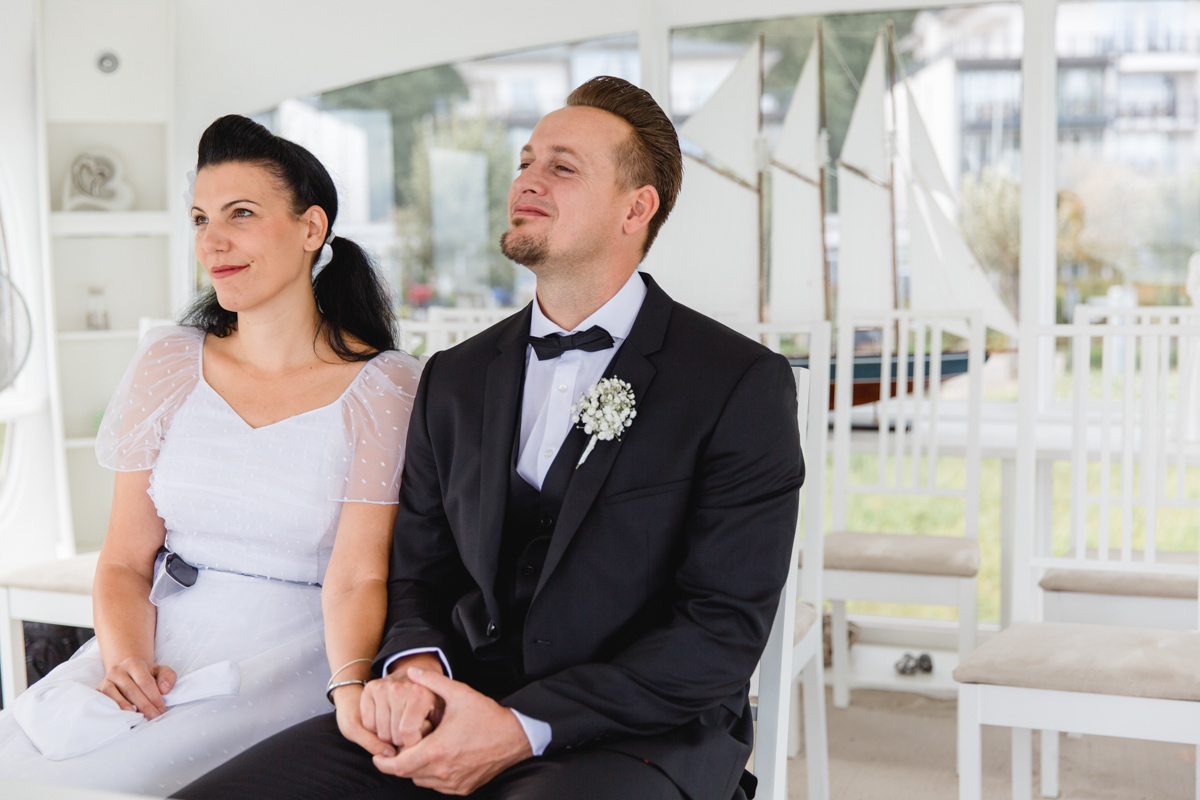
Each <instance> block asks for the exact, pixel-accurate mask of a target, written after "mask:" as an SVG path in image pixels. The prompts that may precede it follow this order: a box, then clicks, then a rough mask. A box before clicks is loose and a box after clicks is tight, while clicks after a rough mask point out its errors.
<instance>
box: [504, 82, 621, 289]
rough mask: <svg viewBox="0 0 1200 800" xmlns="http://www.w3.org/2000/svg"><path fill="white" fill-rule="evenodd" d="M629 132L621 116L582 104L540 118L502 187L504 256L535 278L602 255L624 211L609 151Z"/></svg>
mask: <svg viewBox="0 0 1200 800" xmlns="http://www.w3.org/2000/svg"><path fill="white" fill-rule="evenodd" d="M630 131H631V129H630V127H629V124H628V123H627V122H625V121H624V120H623V119H621V118H620V117H617V116H616V115H614V114H610V113H608V112H607V111H601V110H600V109H596V108H589V107H586V106H568V107H567V108H561V109H559V110H558V111H554V112H552V113H550V114H547V115H546V116H545V117H543V118H542V120H541V122H539V123H538V124H537V127H536V128H534V129H533V134H532V135H531V136H530V137H529V144H527V145H525V147H524V148H523V149H522V150H521V165H520V171H519V173H518V174H517V177H516V180H514V181H513V184H512V188H511V189H510V190H509V192H508V232H507V233H505V234H504V236H503V237H502V238H501V240H500V246H501V249H502V250H503V251H504V254H505V255H506V256H508V257H509V258H511V259H512V260H513V261H516V262H517V263H518V264H524V265H525V266H527V267H529V268H530V269H531V270H533V271H534V273H536V274H539V275H540V274H543V272H544V271H546V270H556V271H558V270H563V269H568V270H569V269H573V268H576V267H578V266H580V265H585V264H588V263H592V262H596V261H597V260H603V259H604V256H605V255H606V254H607V253H608V252H609V251H610V250H611V248H612V247H614V246H615V245H616V244H617V242H618V241H620V238H621V235H622V233H621V224H622V221H623V220H624V217H625V215H626V213H627V211H628V208H627V205H628V200H629V198H628V197H627V195H628V194H629V192H628V191H627V190H624V189H622V187H621V183H620V181H619V180H618V172H617V164H616V152H617V148H618V146H619V145H620V144H621V143H623V142H624V141H625V140H626V139H627V138H628V137H629V134H630Z"/></svg>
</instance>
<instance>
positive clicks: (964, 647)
mask: <svg viewBox="0 0 1200 800" xmlns="http://www.w3.org/2000/svg"><path fill="white" fill-rule="evenodd" d="M976 594H977V588H976V585H975V579H974V578H971V579H969V580H968V579H963V580H961V581H959V582H958V660H959V661H962V660H963V659H965V658H966V657H967V656H969V655H971V652H972V651H973V650H974V649H975V633H976V628H977V627H978V625H979V621H978V613H977V612H976V608H975V607H976V602H977V600H976Z"/></svg>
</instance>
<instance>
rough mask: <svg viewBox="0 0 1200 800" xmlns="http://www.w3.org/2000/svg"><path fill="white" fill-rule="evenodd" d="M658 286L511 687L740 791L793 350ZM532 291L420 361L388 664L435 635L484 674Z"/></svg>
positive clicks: (773, 591) (690, 787) (599, 740)
mask: <svg viewBox="0 0 1200 800" xmlns="http://www.w3.org/2000/svg"><path fill="white" fill-rule="evenodd" d="M642 277H643V279H644V280H645V281H646V284H647V294H646V298H645V301H644V302H643V304H642V308H641V310H640V312H639V313H638V316H637V320H636V322H635V323H634V326H633V329H632V330H631V331H630V334H629V337H628V338H627V339H626V340H625V342H624V343H623V344H622V346H621V348H620V350H619V351H618V352H617V354H616V356H615V358H614V360H613V362H612V363H611V364H610V366H609V370H608V372H607V375H608V376H616V377H618V378H620V379H622V380H624V381H627V382H628V383H630V384H632V386H633V391H634V394H635V397H636V402H637V412H638V413H637V417H636V418H635V419H634V421H633V425H632V427H630V428H628V429H626V431H625V434H624V436H623V437H622V439H621V440H619V441H611V442H598V443H597V445H596V448H595V450H594V451H593V452H592V453H591V455H590V456H589V457H588V459H587V461H586V462H585V463H584V464H583V466H581V467H580V468H579V469H578V470H576V471H575V473H574V474H573V476H572V478H571V483H570V486H569V488H568V489H567V493H566V496H565V498H564V500H563V505H562V509H561V512H560V515H559V519H558V523H557V525H556V527H555V531H554V534H553V538H552V540H551V544H550V547H549V551H548V553H547V556H546V561H545V565H544V567H543V569H542V573H541V579H540V582H539V584H538V588H537V592H536V594H535V595H534V597H533V600H532V604H531V606H530V608H529V612H528V615H527V616H526V620H525V630H524V637H523V640H522V641H523V658H524V672H525V675H526V676H527V677H528V682H527V683H526V684H525V685H523V686H521V687H520V688H518V689H517V690H516V691H514V692H512V693H511V694H509V695H507V696H505V697H500V698H498V699H499V700H500V701H501V702H502V703H503V704H504V705H506V706H508V707H511V708H514V709H516V710H518V711H520V712H521V713H523V714H526V715H528V716H530V717H533V718H535V719H540V720H545V721H546V722H548V723H549V724H550V726H551V728H552V730H553V739H552V741H551V743H550V746H549V748H548V749H547V751H546V752H547V753H548V754H550V753H554V752H557V751H561V750H563V749H567V748H572V747H579V746H581V745H589V746H599V747H606V748H609V749H615V750H621V751H623V752H627V753H629V754H631V755H634V756H636V757H639V758H643V759H646V760H649V761H650V762H652V763H654V764H656V765H657V766H658V767H659V768H661V769H662V770H663V771H664V772H666V773H667V774H668V775H669V776H670V777H671V778H672V779H673V780H674V781H675V782H676V784H678V785H679V786H680V788H681V789H683V790H684V791H685V792H686V793H687V794H688V795H689V796H690V797H691V798H693V800H729V798H730V797H732V796H733V794H734V790H735V788H736V786H737V783H738V780H739V778H740V776H741V773H742V768H743V767H744V765H745V763H746V759H747V758H748V757H749V753H750V747H751V743H752V727H751V723H750V713H749V706H748V702H747V688H748V680H749V678H750V675H751V673H752V672H753V671H754V667H755V664H756V663H757V661H758V659H759V656H760V655H761V653H762V650H763V648H764V646H765V645H766V641H767V636H768V633H769V632H770V626H771V624H772V621H773V620H774V616H775V610H776V608H777V605H778V602H779V595H780V591H781V589H782V587H783V584H784V581H785V580H786V577H787V571H788V567H789V564H788V561H789V559H790V554H791V547H792V537H793V536H794V534H795V529H796V515H797V510H798V502H799V489H800V485H801V483H802V482H803V477H804V466H803V461H802V457H801V453H800V444H799V433H798V430H797V427H796V389H795V383H794V380H793V377H792V372H791V370H790V368H789V366H788V363H787V361H786V359H784V358H783V357H782V356H780V355H778V354H774V353H772V352H770V351H769V350H767V349H766V348H765V347H763V346H762V345H760V344H758V343H756V342H753V341H751V340H750V339H747V338H746V337H744V336H741V335H740V334H737V333H735V332H733V331H731V330H729V329H727V328H725V327H723V326H721V325H719V324H718V323H716V322H714V321H712V320H711V319H708V318H707V317H704V316H702V315H700V314H698V313H696V312H695V311H692V310H691V309H688V308H686V307H684V306H681V305H679V304H677V303H675V302H674V301H672V300H671V299H670V298H669V297H668V296H667V295H666V294H665V293H664V292H663V291H662V290H661V289H660V288H659V287H658V286H657V284H655V283H654V281H653V280H652V279H651V278H650V277H649V276H648V275H644V274H643V276H642ZM530 314H531V311H530V308H528V307H526V308H525V309H524V310H523V311H522V312H520V313H518V314H515V315H514V316H512V317H510V318H508V319H506V320H504V321H503V322H500V323H499V324H497V325H495V326H493V327H492V328H490V329H488V330H487V331H484V332H483V333H481V334H479V335H477V336H475V337H473V338H472V339H470V340H468V341H466V342H463V343H462V344H460V345H458V346H457V347H454V348H452V349H450V350H446V351H443V352H440V353H437V354H436V355H434V356H433V357H432V358H430V359H429V362H428V363H427V364H426V366H425V370H424V373H423V375H422V377H421V383H420V388H419V389H418V391H417V398H416V403H415V406H414V409H413V415H412V420H411V423H410V428H409V435H408V453H407V461H406V463H405V467H404V476H403V480H402V483H401V488H400V509H399V515H398V517H397V519H396V527H395V535H394V545H393V553H392V562H391V574H390V577H389V584H388V623H387V627H386V631H385V634H384V643H383V647H382V649H381V652H380V655H379V657H378V658H377V660H376V662H375V663H376V668H377V669H378V668H380V667H381V666H382V664H383V662H384V661H385V660H386V659H387V658H388V657H389V656H391V655H394V654H396V653H398V652H401V651H404V650H407V649H411V648H417V647H439V648H441V649H442V650H443V651H444V652H445V653H446V656H447V658H448V659H449V661H450V664H451V667H452V668H453V669H454V672H455V677H456V678H458V679H460V680H465V681H466V682H468V683H471V675H472V672H473V670H474V669H476V668H477V667H478V666H479V664H480V662H479V660H478V658H477V656H478V655H479V654H483V653H487V652H488V651H489V648H491V649H492V650H494V649H495V648H494V645H495V644H496V643H497V642H498V641H499V640H500V638H501V636H502V635H503V631H501V630H500V625H501V624H502V620H501V615H500V606H499V603H498V602H497V599H496V596H495V591H494V589H495V585H496V572H497V568H498V565H499V554H500V539H501V529H502V527H503V524H504V511H505V503H506V497H507V493H508V479H509V474H510V464H511V462H510V459H511V457H512V446H513V437H514V435H515V433H516V425H517V422H518V418H519V412H520V408H521V387H522V376H523V373H524V367H525V353H526V336H527V335H528V333H529V321H530Z"/></svg>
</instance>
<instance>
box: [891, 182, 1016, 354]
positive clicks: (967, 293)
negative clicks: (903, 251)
mask: <svg viewBox="0 0 1200 800" xmlns="http://www.w3.org/2000/svg"><path fill="white" fill-rule="evenodd" d="M908 225H909V257H910V261H911V263H912V270H911V282H912V292H911V294H912V297H911V305H912V308H913V309H914V310H923V309H924V310H934V309H946V308H963V309H970V308H979V309H983V321H984V324H985V325H987V327H989V328H992V329H994V330H997V331H1000V332H1001V333H1004V334H1006V335H1008V336H1016V335H1017V321H1016V319H1014V318H1013V315H1012V312H1011V311H1009V310H1008V306H1006V305H1005V304H1004V301H1003V300H1001V299H1000V297H999V295H997V294H996V290H995V289H994V288H992V284H991V282H990V281H989V280H988V277H987V275H986V273H984V271H983V268H982V267H981V266H980V265H979V262H978V261H977V260H976V259H975V256H974V254H973V253H972V252H971V248H969V247H968V246H967V243H966V241H965V240H964V239H963V238H962V234H960V233H959V232H958V227H957V226H956V225H955V224H954V223H953V222H952V221H951V220H950V218H949V217H947V216H946V214H945V213H944V212H943V211H942V209H941V207H940V206H939V205H938V203H937V202H936V201H935V200H934V198H933V197H932V195H930V193H929V190H928V189H927V188H926V187H925V186H924V185H922V184H921V182H920V181H912V182H910V184H909V219H908Z"/></svg>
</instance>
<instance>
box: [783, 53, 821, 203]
mask: <svg viewBox="0 0 1200 800" xmlns="http://www.w3.org/2000/svg"><path fill="white" fill-rule="evenodd" d="M817 51H818V48H817V44H816V42H813V46H812V47H811V48H810V49H809V51H808V57H807V58H806V59H804V67H803V68H802V69H801V70H800V80H799V81H797V82H796V90H795V91H794V92H793V93H792V102H791V104H790V105H789V106H788V110H787V114H785V115H784V117H783V125H782V126H781V127H780V129H779V139H778V140H777V141H776V143H775V152H774V153H772V154H771V158H772V160H774V161H777V162H779V163H780V164H782V165H783V166H785V167H787V168H788V169H790V170H792V171H794V172H798V173H800V174H801V175H803V176H804V177H806V178H808V179H809V180H811V181H818V180H820V179H821V166H822V153H821V149H822V148H821V141H820V136H821V106H820V92H821V87H820V85H819V84H818V81H819V80H820V78H821V69H820V65H819V64H818V63H817Z"/></svg>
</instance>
